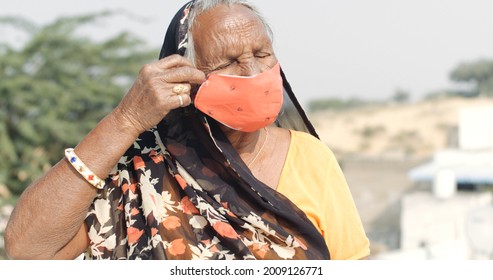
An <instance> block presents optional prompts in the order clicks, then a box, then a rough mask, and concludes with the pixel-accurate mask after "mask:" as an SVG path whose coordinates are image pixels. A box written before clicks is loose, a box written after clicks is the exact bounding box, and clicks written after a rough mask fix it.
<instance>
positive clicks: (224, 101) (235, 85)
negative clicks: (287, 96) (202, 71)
mask: <svg viewBox="0 0 493 280" xmlns="http://www.w3.org/2000/svg"><path fill="white" fill-rule="evenodd" d="M280 73H281V68H280V66H279V63H277V64H276V65H275V66H274V67H272V68H271V69H270V70H268V71H265V72H263V73H260V74H258V75H255V76H251V77H242V76H231V75H222V74H211V75H209V76H208V78H207V81H206V82H204V83H203V84H202V85H201V86H200V88H199V90H198V92H197V95H196V96H195V101H194V104H195V107H196V108H197V109H199V110H200V111H202V112H203V113H204V114H206V115H208V116H210V117H211V118H213V119H215V120H216V121H218V122H220V123H222V124H223V125H225V126H227V127H229V128H232V129H235V130H239V131H243V132H253V131H256V130H259V129H261V128H263V127H266V126H268V125H270V124H272V123H273V122H274V121H275V120H276V118H277V115H278V114H279V112H280V110H281V106H282V101H283V86H282V78H281V74H280Z"/></svg>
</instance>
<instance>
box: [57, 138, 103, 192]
mask: <svg viewBox="0 0 493 280" xmlns="http://www.w3.org/2000/svg"><path fill="white" fill-rule="evenodd" d="M65 157H66V158H67V160H68V162H70V164H72V166H73V167H74V168H75V170H77V172H79V174H80V175H82V177H84V179H86V181H87V182H89V183H90V184H91V185H93V186H94V187H95V188H97V189H100V190H102V189H103V188H104V181H103V180H101V179H100V178H99V177H98V176H97V175H96V174H94V172H92V171H91V169H89V167H87V166H86V165H85V164H84V163H83V162H82V160H80V158H79V157H78V156H77V155H76V154H75V152H74V149H72V148H68V149H65Z"/></svg>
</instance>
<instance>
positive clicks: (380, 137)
mask: <svg viewBox="0 0 493 280" xmlns="http://www.w3.org/2000/svg"><path fill="white" fill-rule="evenodd" d="M483 106H493V98H459V97H457V98H443V99H436V100H429V101H420V102H416V103H409V104H390V103H389V104H384V105H376V104H372V105H368V106H364V107H357V108H351V109H346V110H342V111H341V110H338V111H319V112H316V113H312V114H310V119H311V120H312V122H313V124H314V126H315V127H316V128H317V132H318V133H319V135H320V138H321V139H322V141H323V142H324V143H326V144H327V145H328V146H329V147H330V148H331V149H332V150H333V151H334V153H335V154H336V156H337V157H338V158H339V159H343V158H345V157H354V156H357V157H372V158H373V157H380V158H393V159H401V158H402V159H405V158H408V159H409V158H413V159H420V158H423V159H424V158H427V157H430V156H431V155H432V154H433V152H434V151H435V150H438V149H443V148H446V147H453V146H455V145H457V141H456V137H457V129H458V128H457V127H458V122H459V112H460V110H461V109H462V108H470V107H483ZM485 123H486V122H485ZM483 124H484V123H483Z"/></svg>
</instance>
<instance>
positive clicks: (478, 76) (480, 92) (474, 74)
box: [450, 59, 493, 96]
mask: <svg viewBox="0 0 493 280" xmlns="http://www.w3.org/2000/svg"><path fill="white" fill-rule="evenodd" d="M450 79H451V80H453V81H456V82H465V83H470V84H472V85H473V86H474V89H473V92H472V93H471V94H470V95H473V96H492V95H493V61H492V60H485V59H483V60H478V61H474V62H466V63H461V64H459V65H458V66H457V67H456V68H455V69H454V70H452V72H451V73H450Z"/></svg>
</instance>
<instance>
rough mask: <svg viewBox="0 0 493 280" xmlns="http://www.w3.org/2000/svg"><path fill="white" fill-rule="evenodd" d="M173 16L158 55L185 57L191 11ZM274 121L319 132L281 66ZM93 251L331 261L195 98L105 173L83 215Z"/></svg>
mask: <svg viewBox="0 0 493 280" xmlns="http://www.w3.org/2000/svg"><path fill="white" fill-rule="evenodd" d="M193 3H194V1H192V2H189V3H187V4H186V5H184V6H183V7H182V8H181V9H180V10H179V11H178V13H177V14H176V15H175V17H174V18H173V20H172V22H171V24H170V26H169V27H168V31H167V33H166V36H165V40H164V44H163V48H162V50H161V53H160V58H163V57H166V56H168V55H171V54H180V55H184V53H185V50H186V46H187V41H188V39H187V30H188V14H189V12H190V9H192V8H193ZM282 77H283V81H284V88H285V92H284V94H285V96H284V97H285V98H284V100H285V104H284V105H283V110H282V111H283V112H282V114H280V117H279V119H278V120H277V122H276V123H277V125H278V126H280V127H284V128H289V129H296V130H301V131H307V132H310V133H312V134H313V135H315V136H316V134H315V130H314V129H313V126H312V125H311V124H310V122H309V121H308V119H307V118H306V115H305V114H304V112H303V110H302V108H301V106H300V105H299V103H298V102H297V100H296V98H295V97H294V94H293V92H292V90H291V87H290V86H289V84H288V82H287V80H286V78H285V75H284V73H282ZM86 224H87V226H88V233H89V238H90V247H89V249H88V250H87V252H86V258H92V259H226V260H229V259H329V258H330V255H329V252H328V249H327V246H326V244H325V241H324V239H323V237H322V236H321V234H320V233H319V232H318V231H317V229H316V228H315V227H314V225H313V224H312V223H311V222H310V221H309V220H308V218H307V217H306V215H305V213H304V212H303V211H301V210H300V209H299V208H298V207H297V206H296V205H294V204H293V203H292V202H291V201H289V200H288V199H287V198H285V197H284V196H283V195H281V194H280V193H278V192H276V191H275V190H273V189H271V188H269V187H268V186H266V185H265V184H264V183H262V182H261V181H259V180H257V179H256V178H255V177H254V176H253V175H252V173H251V172H250V170H249V168H248V167H247V166H246V164H245V163H244V162H243V161H242V160H241V158H240V157H239V155H238V153H237V152H236V150H235V149H234V148H233V146H232V145H231V143H230V142H229V141H228V139H227V137H226V136H225V135H224V134H223V133H222V131H221V129H220V127H219V125H218V123H217V122H216V121H214V120H213V119H210V118H209V117H207V116H205V115H204V114H202V113H201V112H200V111H198V110H196V109H195V108H194V107H193V105H192V106H188V107H186V108H179V109H176V110H173V111H172V112H170V113H169V114H168V115H167V116H166V117H165V118H164V119H163V121H162V122H160V123H159V124H158V125H157V126H156V127H154V128H152V129H150V130H148V131H146V132H144V133H143V134H141V135H140V136H139V138H138V139H137V140H136V141H135V143H134V145H133V146H132V147H130V148H129V150H128V151H127V152H126V153H125V155H124V156H123V157H122V158H121V159H120V161H119V162H118V164H117V166H116V168H115V170H114V172H112V174H110V176H109V177H108V179H106V187H105V191H104V192H102V193H101V194H100V195H99V196H98V197H97V198H96V199H95V200H94V202H93V203H92V205H91V207H90V209H89V212H88V215H87V218H86Z"/></svg>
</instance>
